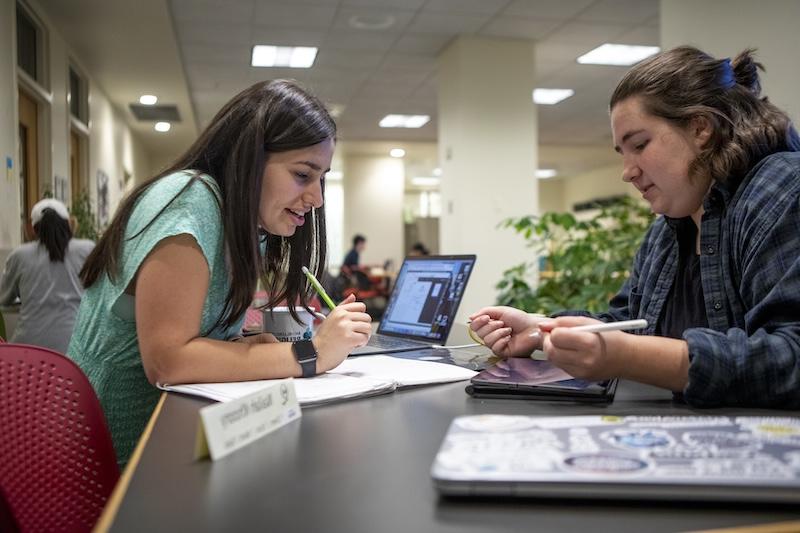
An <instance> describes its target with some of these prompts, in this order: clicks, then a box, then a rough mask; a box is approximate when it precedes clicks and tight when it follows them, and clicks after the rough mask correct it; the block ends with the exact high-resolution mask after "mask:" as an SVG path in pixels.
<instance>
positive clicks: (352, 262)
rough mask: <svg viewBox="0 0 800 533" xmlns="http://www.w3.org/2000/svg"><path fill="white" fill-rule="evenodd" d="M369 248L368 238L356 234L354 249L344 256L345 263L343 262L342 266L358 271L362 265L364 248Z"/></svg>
mask: <svg viewBox="0 0 800 533" xmlns="http://www.w3.org/2000/svg"><path fill="white" fill-rule="evenodd" d="M366 246H367V238H366V237H364V236H363V235H361V234H356V235H355V236H354V237H353V247H352V248H350V251H349V252H347V255H345V256H344V261H343V262H342V266H345V267H348V268H350V269H357V268H358V267H359V265H360V264H361V263H360V261H359V258H360V255H361V252H363V251H364V248H366Z"/></svg>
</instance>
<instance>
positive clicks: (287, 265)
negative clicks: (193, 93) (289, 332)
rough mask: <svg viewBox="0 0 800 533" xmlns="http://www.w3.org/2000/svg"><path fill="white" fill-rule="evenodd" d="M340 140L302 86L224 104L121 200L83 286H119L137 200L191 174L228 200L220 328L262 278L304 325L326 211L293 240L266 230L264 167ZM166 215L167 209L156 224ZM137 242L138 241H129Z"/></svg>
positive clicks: (274, 299) (265, 87) (283, 83)
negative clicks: (273, 159)
mask: <svg viewBox="0 0 800 533" xmlns="http://www.w3.org/2000/svg"><path fill="white" fill-rule="evenodd" d="M335 138H336V124H335V123H334V121H333V119H332V118H331V116H330V115H329V114H328V112H327V111H326V109H325V106H324V105H322V103H321V102H320V101H319V100H318V99H317V98H315V97H314V96H312V95H310V94H309V93H308V92H306V91H305V90H304V89H303V88H301V87H300V86H299V85H298V84H297V83H295V82H293V81H289V80H273V81H269V82H259V83H256V84H255V85H253V86H252V87H250V88H248V89H245V90H244V91H242V92H241V93H239V94H238V95H236V96H235V97H234V98H233V99H232V100H231V101H230V102H228V103H227V104H225V106H224V107H223V108H222V109H221V110H220V111H219V112H218V113H217V115H216V116H215V117H214V118H213V119H212V120H211V123H210V124H209V125H208V127H207V128H206V129H205V131H203V133H202V134H201V135H200V137H198V139H197V140H196V141H195V142H194V144H193V145H192V146H191V147H190V148H189V149H188V150H187V151H186V153H185V154H183V155H182V156H181V157H179V158H178V160H177V161H175V162H174V163H173V164H172V165H171V166H170V167H169V168H167V169H166V170H164V171H162V172H161V173H159V174H158V175H156V176H154V177H152V178H150V179H149V180H147V181H146V182H144V183H142V184H141V185H139V186H138V187H136V188H135V189H134V190H133V191H131V193H130V194H129V195H128V196H127V197H126V198H125V199H124V200H123V201H122V203H121V205H120V207H119V209H118V210H117V213H116V214H115V216H114V219H113V220H112V222H111V224H110V225H109V227H108V229H106V231H105V232H104V233H103V236H102V238H101V239H100V241H99V242H98V243H97V246H96V247H95V248H94V251H93V252H92V253H91V254H90V255H89V258H88V259H87V260H86V263H85V265H84V267H83V269H82V270H81V281H82V282H83V284H84V286H85V287H90V286H92V285H93V284H94V283H95V282H97V280H98V279H100V277H101V276H102V274H103V273H105V274H107V275H108V277H109V279H111V280H112V281H116V279H117V276H118V273H119V270H120V263H121V261H122V259H121V253H122V248H123V244H124V240H125V228H126V226H127V223H128V220H129V219H130V216H131V213H132V212H133V210H134V208H135V206H136V201H137V200H138V199H139V198H140V197H141V196H142V194H144V192H145V191H146V190H147V189H148V187H150V185H152V184H153V183H154V182H156V181H158V180H159V179H161V178H163V177H165V176H167V175H169V174H172V173H174V172H177V171H181V170H187V169H190V170H194V171H196V172H197V173H198V175H199V174H206V175H208V176H210V177H211V178H213V179H214V181H215V182H216V184H217V185H218V187H219V191H220V193H221V202H220V206H219V208H220V212H221V214H222V225H223V232H224V237H225V246H226V252H227V254H228V257H229V258H230V261H229V265H230V270H231V271H230V278H231V287H230V290H229V291H228V295H227V296H226V299H225V307H224V309H223V312H222V315H221V316H220V317H219V318H218V320H217V324H216V325H221V326H224V327H231V326H232V325H233V324H234V323H236V321H237V319H238V318H239V317H240V316H241V315H242V314H243V313H244V312H245V311H246V310H247V308H248V306H249V305H250V303H251V301H252V299H253V294H254V292H255V290H256V285H257V282H258V280H259V279H261V281H262V283H263V286H264V287H265V288H266V290H267V293H268V295H269V299H268V302H267V307H270V308H271V307H274V306H275V305H277V304H278V303H280V302H282V301H286V302H288V303H289V309H290V312H291V313H292V315H293V316H295V318H297V315H296V313H295V310H294V304H295V302H298V301H299V302H301V303H302V305H303V306H306V307H307V300H308V297H309V294H310V291H311V289H310V287H309V285H308V283H307V281H306V278H305V276H304V275H303V274H302V271H301V269H302V266H303V265H308V267H309V269H310V270H311V271H312V272H314V273H315V274H316V275H317V277H320V276H322V274H323V272H324V269H325V260H326V255H327V248H326V237H325V211H324V208H322V207H321V208H319V209H313V210H312V211H311V213H309V214H308V215H306V217H307V219H306V224H304V225H303V226H300V227H298V228H297V231H296V232H295V233H294V235H292V236H291V237H281V236H279V235H272V234H269V233H267V232H266V231H264V230H260V229H259V227H258V226H259V224H258V221H259V200H260V197H261V182H262V177H263V173H264V166H265V165H266V162H267V159H268V157H269V154H270V153H277V152H286V151H289V150H297V149H300V148H307V147H309V146H313V145H315V144H318V143H320V142H323V141H325V140H328V139H335ZM194 180H199V177H198V176H195V177H194V178H193V179H192V180H190V181H189V183H187V185H186V187H184V188H183V189H182V190H181V191H180V192H179V193H178V195H180V194H182V193H183V191H185V190H186V189H187V188H188V187H190V186H191V185H192V183H193V182H194ZM200 182H201V183H203V182H202V180H200ZM178 195H176V197H177V196H178ZM323 195H324V183H323ZM174 199H175V198H173V199H172V200H171V201H170V203H171V202H172V201H174ZM168 206H169V203H168V204H167V207H168ZM164 209H166V207H165V208H164ZM162 212H163V209H162V210H161V211H160V212H159V213H158V214H157V215H156V216H155V217H154V218H153V220H151V221H150V224H152V222H153V221H154V220H155V219H156V218H158V216H160V215H161V213H162ZM148 226H149V224H148ZM146 228H147V227H145V228H144V229H146ZM144 229H143V230H142V231H144ZM140 233H141V232H140ZM133 237H135V235H134V236H132V237H130V238H133ZM264 241H265V242H266V255H265V256H264V257H262V254H261V250H260V246H261V243H262V242H264Z"/></svg>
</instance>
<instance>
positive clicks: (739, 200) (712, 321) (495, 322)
mask: <svg viewBox="0 0 800 533" xmlns="http://www.w3.org/2000/svg"><path fill="white" fill-rule="evenodd" d="M759 68H762V67H761V65H760V64H759V63H756V62H755V60H754V58H753V51H752V50H746V51H744V52H742V53H740V54H739V55H738V56H737V57H735V58H734V59H733V60H731V59H715V58H713V57H710V56H709V55H707V54H705V53H703V52H701V51H700V50H697V49H695V48H691V47H686V46H684V47H679V48H676V49H673V50H670V51H667V52H663V53H661V54H658V55H656V56H654V57H652V58H650V59H648V60H646V61H643V62H642V63H639V64H638V65H636V66H634V67H633V68H632V69H631V70H630V71H628V73H627V74H626V75H625V76H624V77H623V79H622V80H621V81H620V83H619V85H618V86H617V88H616V90H615V91H614V94H613V95H612V97H611V103H610V111H611V129H612V134H613V139H614V144H615V150H616V151H617V152H619V153H620V155H621V156H622V162H623V172H622V179H623V180H624V181H625V182H627V183H631V184H632V185H633V186H634V187H636V189H637V190H638V191H639V192H640V193H641V194H642V197H643V198H644V200H645V201H647V202H648V203H649V204H650V206H651V208H652V210H653V211H654V212H655V213H657V214H659V215H661V216H660V217H659V218H657V219H656V221H655V222H654V224H653V225H652V226H651V228H650V229H649V230H648V232H647V235H646V236H645V238H644V242H643V243H642V245H641V247H640V249H639V251H638V253H637V256H636V259H635V261H634V265H633V267H632V269H631V275H630V277H629V278H628V279H627V280H626V281H625V283H624V284H623V286H622V289H621V290H620V292H619V293H618V294H617V295H616V296H615V297H614V298H613V299H612V300H611V301H610V304H609V308H608V311H607V312H605V313H601V314H598V315H594V316H593V317H592V318H588V317H586V316H584V317H579V316H559V315H576V314H581V313H576V312H565V313H559V314H557V315H554V319H553V318H550V319H542V318H539V317H535V316H533V315H529V314H527V313H523V312H522V311H519V310H516V309H512V308H508V307H487V308H484V309H480V310H479V311H477V312H476V313H473V314H472V316H471V319H472V323H471V327H472V329H473V330H475V331H476V332H477V334H478V335H479V336H480V337H482V338H483V340H484V342H485V343H486V344H487V345H488V346H490V347H491V349H492V350H493V351H494V353H496V354H497V355H500V356H504V357H508V356H526V355H529V354H530V353H531V352H532V351H533V350H534V349H537V348H542V349H544V351H545V353H546V354H547V355H548V357H549V360H550V361H551V362H552V363H553V364H555V365H557V366H559V367H561V368H562V369H564V370H565V371H567V372H568V373H569V374H571V375H573V376H575V377H577V378H583V379H597V380H600V379H606V378H612V377H622V378H626V379H631V380H635V381H640V382H644V383H649V384H652V385H656V386H659V387H663V388H666V389H669V390H672V391H675V392H676V393H682V395H683V398H684V399H685V400H686V401H687V402H688V403H689V404H691V405H693V406H698V407H706V406H719V405H743V406H745V405H746V406H763V407H787V408H798V407H800V387H798V385H797V384H798V383H800V255H799V254H798V250H800V138H799V137H798V133H797V130H795V128H794V126H793V125H792V123H791V121H790V120H789V117H788V116H787V114H786V113H785V112H783V111H781V110H780V109H778V108H777V107H776V106H774V105H773V104H772V103H770V102H769V101H768V100H767V99H766V98H762V97H761V96H760V92H761V85H760V81H759V74H758V69H759ZM582 314H584V315H588V314H587V313H582ZM637 318H643V319H646V320H647V321H648V324H649V325H648V327H647V328H645V329H644V330H641V331H639V332H638V333H639V334H629V333H623V332H620V331H615V332H606V333H585V332H575V331H571V330H570V328H569V326H574V325H580V324H586V323H591V322H595V321H596V320H601V321H605V322H608V321H618V320H628V319H637ZM531 334H534V335H533V336H531Z"/></svg>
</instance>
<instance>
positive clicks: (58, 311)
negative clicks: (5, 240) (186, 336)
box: [0, 198, 94, 354]
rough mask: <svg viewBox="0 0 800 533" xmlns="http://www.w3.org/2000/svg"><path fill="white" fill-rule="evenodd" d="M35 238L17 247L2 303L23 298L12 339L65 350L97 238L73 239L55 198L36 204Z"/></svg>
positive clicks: (1, 283) (1, 287)
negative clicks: (83, 274) (83, 270)
mask: <svg viewBox="0 0 800 533" xmlns="http://www.w3.org/2000/svg"><path fill="white" fill-rule="evenodd" d="M31 224H32V225H33V232H34V234H35V236H36V240H34V241H31V242H28V243H25V244H23V245H22V246H20V247H19V248H16V249H15V250H14V251H13V252H11V255H9V256H8V260H7V261H6V266H5V271H4V272H3V276H2V280H0V305H10V304H12V303H14V302H15V301H16V299H17V298H19V301H20V304H21V305H20V309H19V319H18V321H17V325H16V328H15V329H14V334H13V336H12V337H11V339H9V340H10V341H11V342H16V343H21V344H34V345H36V346H44V347H45V348H50V349H51V350H55V351H57V352H59V353H62V354H63V353H66V351H67V345H68V344H69V339H70V336H71V335H72V328H73V326H74V325H75V315H76V314H77V312H78V306H80V303H81V297H82V296H83V286H82V285H81V281H80V278H79V275H78V274H79V272H80V270H81V268H82V267H83V264H84V261H86V258H87V256H88V255H89V253H90V252H91V251H92V248H94V242H92V241H89V240H85V239H74V238H72V229H71V228H70V225H69V213H68V212H67V208H66V206H65V205H64V204H63V203H61V202H59V201H58V200H54V199H50V198H48V199H45V200H42V201H40V202H38V203H37V204H36V205H34V206H33V209H31Z"/></svg>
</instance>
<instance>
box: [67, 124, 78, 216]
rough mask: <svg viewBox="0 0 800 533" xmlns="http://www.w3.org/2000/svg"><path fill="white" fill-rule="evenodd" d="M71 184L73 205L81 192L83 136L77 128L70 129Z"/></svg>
mask: <svg viewBox="0 0 800 533" xmlns="http://www.w3.org/2000/svg"><path fill="white" fill-rule="evenodd" d="M69 184H70V191H71V192H70V198H72V205H75V201H76V200H77V199H78V195H79V194H80V192H81V138H80V136H79V135H78V133H77V132H76V131H75V130H70V131H69Z"/></svg>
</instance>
